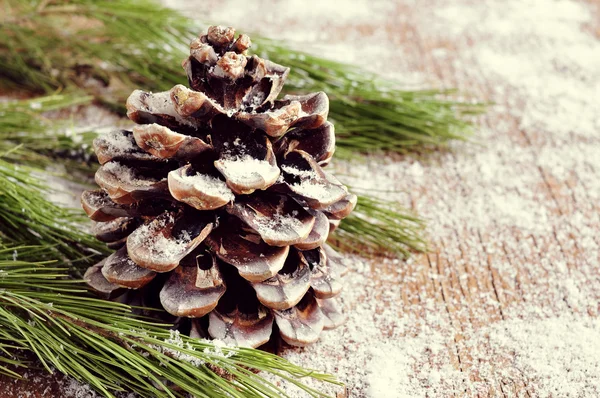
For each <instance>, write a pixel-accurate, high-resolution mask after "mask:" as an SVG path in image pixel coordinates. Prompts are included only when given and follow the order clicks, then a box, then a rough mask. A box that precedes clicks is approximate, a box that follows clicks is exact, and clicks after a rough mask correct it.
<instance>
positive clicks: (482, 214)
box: [0, 0, 600, 397]
mask: <svg viewBox="0 0 600 398" xmlns="http://www.w3.org/2000/svg"><path fill="white" fill-rule="evenodd" d="M508 3H510V6H511V7H518V4H517V3H518V2H515V1H507V4H508ZM171 4H172V5H174V6H176V7H179V8H183V9H187V10H188V11H189V10H192V9H193V10H194V11H195V12H197V13H198V14H200V13H205V16H203V19H210V18H214V19H217V22H223V23H228V21H223V20H218V19H219V18H220V19H224V18H225V15H224V13H223V12H221V13H218V14H215V11H214V10H216V9H218V8H219V7H220V6H221V3H220V2H217V1H207V2H202V4H199V3H189V2H177V1H175V2H171ZM234 4H235V6H236V7H247V11H248V14H247V15H245V16H244V18H241V17H239V16H238V17H235V16H232V17H231V19H232V21H231V23H230V24H234V23H240V24H242V25H243V26H241V27H242V28H244V29H248V30H258V31H259V32H261V33H263V34H265V35H268V36H272V37H277V35H278V34H279V33H282V32H285V31H286V29H288V28H289V29H291V30H293V31H294V32H301V31H302V29H301V28H298V26H302V24H303V23H306V24H307V25H310V27H307V28H306V29H305V30H306V32H307V34H308V33H310V32H312V30H311V29H313V28H314V29H321V30H319V32H321V33H320V34H321V36H319V37H317V38H314V40H313V39H306V40H307V41H312V42H311V43H309V44H310V45H315V44H323V43H324V42H326V43H325V44H326V45H324V46H323V47H322V51H323V53H324V54H325V55H327V54H328V53H327V51H328V50H336V49H337V50H338V51H337V52H336V51H332V52H331V53H330V54H332V56H333V57H336V54H340V53H343V52H344V51H345V49H348V48H351V47H354V51H355V53H354V54H350V55H348V54H347V53H346V54H345V55H344V56H342V57H340V58H342V59H346V58H348V59H350V60H351V61H355V62H358V63H361V64H362V65H363V66H367V67H369V66H370V67H371V68H372V69H380V70H381V71H383V72H384V73H388V74H390V75H395V76H400V77H402V76H411V75H412V74H418V76H419V77H420V79H421V80H425V82H426V85H427V86H434V87H440V88H451V87H456V88H458V89H459V90H460V91H461V92H465V93H469V96H470V97H473V98H477V99H478V100H482V101H490V102H493V103H494V104H495V105H493V106H491V107H490V111H489V112H488V113H487V114H486V115H485V116H483V117H481V118H478V119H477V120H476V124H477V125H478V126H479V127H478V128H477V133H476V135H475V137H474V140H473V142H471V143H459V144H454V145H452V146H451V148H450V149H448V150H445V151H439V152H435V153H432V154H427V155H422V156H416V155H408V156H405V157H401V158H394V159H389V158H386V159H383V160H381V159H371V160H369V161H368V162H366V164H364V165H358V166H354V165H353V166H348V165H342V167H343V168H344V170H347V171H352V170H354V171H356V170H360V171H361V174H360V175H358V176H357V177H356V178H355V181H356V184H353V185H355V186H357V185H360V186H362V187H363V188H365V189H374V188H376V187H382V186H385V187H388V188H393V189H396V190H399V191H400V192H401V193H398V194H390V195H387V197H388V198H392V199H394V200H398V201H399V202H401V203H403V204H405V205H409V206H412V207H413V208H415V209H416V210H417V211H418V212H419V213H420V214H421V215H422V216H424V217H425V218H427V219H428V221H429V228H428V234H429V236H430V239H431V243H432V252H431V253H428V254H419V255H416V256H415V257H414V258H413V260H412V261H410V262H407V263H398V262H394V261H392V260H390V259H385V260H383V259H374V260H370V261H368V262H366V263H363V264H364V269H363V268H361V269H360V271H357V270H356V269H355V270H353V271H351V275H350V277H349V279H350V281H349V284H348V286H347V288H346V289H347V290H348V289H350V291H351V293H346V295H345V296H344V297H345V299H344V300H345V304H346V306H347V307H348V309H349V313H350V314H352V311H355V312H354V314H357V315H349V321H348V324H346V325H345V326H344V327H343V328H342V329H341V330H340V331H335V332H331V334H330V335H328V336H325V338H324V341H323V342H320V343H317V345H316V346H315V347H311V348H309V349H306V350H301V351H298V350H290V351H288V352H287V353H286V355H288V356H289V357H290V359H292V360H293V361H294V362H297V363H298V362H299V363H300V364H301V365H305V366H310V367H316V368H319V369H320V367H319V366H321V365H323V366H324V367H325V370H327V371H330V372H333V373H336V374H337V375H338V376H339V377H340V378H341V379H342V381H346V382H347V391H346V392H345V393H344V392H340V394H341V395H342V396H345V395H347V396H352V397H362V396H368V395H370V396H373V397H378V396H381V397H385V396H396V395H393V393H395V392H393V391H390V395H387V394H376V393H372V392H371V393H369V387H368V384H369V383H368V380H369V372H368V370H364V369H363V368H364V367H367V368H368V367H369V366H371V365H370V362H369V361H372V357H373V356H372V355H371V354H369V353H365V354H364V355H363V356H362V357H359V356H358V355H359V354H356V352H359V353H360V352H363V351H364V350H365V347H366V346H373V345H377V344H380V343H382V341H385V340H386V339H387V340H389V341H390V342H392V340H393V341H394V342H397V343H398V344H399V345H402V344H407V345H410V344H414V343H415V341H417V340H415V339H416V338H418V337H419V336H420V334H422V333H423V331H424V330H428V331H429V333H430V335H431V336H437V335H440V336H442V338H441V341H443V342H444V343H443V345H444V350H443V351H444V355H443V359H441V360H438V359H437V357H436V356H435V355H433V354H430V351H427V350H428V349H429V347H427V344H425V345H423V344H422V346H424V347H425V349H426V350H425V351H424V352H425V353H424V354H423V355H417V356H415V357H414V359H415V361H414V363H413V364H412V365H411V366H409V367H408V368H410V369H411V370H412V371H413V372H414V373H411V374H410V375H408V378H409V379H410V380H413V379H415V380H416V379H418V368H420V367H423V366H430V367H431V368H437V370H440V369H441V368H443V367H444V366H446V365H448V366H449V369H450V370H445V371H443V372H442V373H441V377H442V381H441V382H422V383H416V384H415V385H416V387H415V386H413V387H414V388H412V389H408V390H407V391H408V392H409V393H412V395H411V394H409V395H408V396H431V397H434V396H435V397H437V396H441V397H445V396H465V397H470V396H473V397H479V396H481V397H516V396H518V397H535V396H562V395H561V394H560V392H556V393H554V394H552V393H550V394H549V395H548V394H547V393H548V390H547V388H545V384H544V383H547V380H544V379H543V377H542V376H543V375H542V376H540V373H539V369H528V368H521V366H520V363H519V362H518V357H519V353H518V352H512V351H511V350H509V349H502V348H499V346H498V344H497V341H496V340H493V339H492V338H490V337H489V334H490V333H498V330H500V329H498V328H502V327H503V326H502V325H507V326H506V328H509V327H515V326H514V325H515V322H519V321H524V322H532V323H535V322H537V321H540V320H545V319H563V318H561V317H564V319H583V318H582V317H589V318H590V319H594V318H595V317H597V315H598V313H599V311H600V265H599V262H600V257H599V251H598V248H599V246H600V223H599V216H598V214H599V211H600V200H599V198H600V192H598V183H596V181H597V180H598V178H599V175H598V167H599V165H598V161H597V160H596V159H593V158H591V157H590V156H589V153H582V154H581V156H580V157H577V156H573V155H572V153H573V152H572V151H577V150H578V148H585V147H586V146H590V147H593V148H596V147H598V145H600V131H599V132H598V134H596V135H595V136H594V135H590V134H583V133H579V132H578V131H577V130H573V131H571V132H567V133H565V134H562V133H561V134H559V133H557V132H556V131H554V130H553V129H554V128H555V125H550V124H547V125H544V124H540V125H536V124H535V123H530V122H528V121H527V120H525V118H526V117H529V116H528V113H527V111H528V109H530V108H528V107H532V106H535V104H534V103H532V101H533V102H535V101H536V97H532V96H531V95H530V94H531V93H529V92H527V91H523V90H521V89H520V88H519V85H515V84H513V83H509V82H507V81H506V78H505V77H503V74H502V73H501V72H502V71H499V72H500V73H496V74H494V73H491V72H490V71H489V70H486V69H485V65H487V64H484V63H482V61H481V59H479V58H478V57H479V56H481V55H482V54H484V53H485V52H484V51H483V49H482V46H484V47H486V46H488V43H489V51H491V52H492V53H497V54H506V55H507V56H510V55H513V54H516V53H517V52H518V51H522V48H521V47H519V40H521V39H522V40H529V41H533V42H535V40H539V39H540V37H539V34H538V35H537V36H536V35H534V34H531V33H530V32H529V30H528V29H527V26H526V24H527V21H523V20H521V19H519V18H516V17H515V16H520V15H522V14H521V13H520V12H515V11H513V12H512V14H511V13H510V12H507V15H506V20H505V22H506V23H507V24H509V26H510V27H511V29H513V30H514V31H515V32H517V33H518V27H519V26H522V28H523V36H522V38H519V37H518V35H517V37H513V36H511V37H508V36H507V37H508V38H504V37H500V36H499V35H500V33H501V30H499V29H492V28H490V29H487V28H486V26H487V25H486V24H487V23H489V24H493V23H494V22H495V21H494V20H493V18H494V16H492V17H489V19H488V18H487V17H486V15H487V14H486V10H487V9H491V10H495V11H496V12H497V11H498V10H501V9H502V7H501V6H499V4H500V3H499V2H493V1H486V2H483V1H481V2H479V1H474V0H473V1H467V0H457V1H454V2H449V1H439V2H437V1H433V0H425V1H418V2H416V1H408V0H406V1H405V0H400V1H397V2H394V3H393V4H392V5H391V6H389V5H386V7H385V10H386V12H387V13H388V15H387V16H386V17H385V18H383V17H381V16H379V17H378V18H377V19H376V22H369V18H367V17H365V18H361V19H359V20H357V21H354V22H353V21H349V22H343V23H342V22H340V23H338V24H337V25H336V24H333V23H332V24H325V23H324V24H323V26H320V27H313V25H314V24H316V23H315V22H314V21H313V22H309V21H302V20H294V19H293V18H291V19H285V18H281V19H274V18H273V15H272V14H270V13H269V12H259V10H263V11H264V10H268V8H267V7H269V6H270V5H271V4H273V2H270V1H267V0H264V1H259V2H256V3H252V5H247V6H243V5H241V4H242V3H241V2H234ZM528 4H529V3H528ZM577 4H578V6H581V7H587V9H588V10H589V13H590V15H591V19H590V20H589V21H587V22H585V23H583V24H581V29H582V31H586V32H588V33H589V35H590V36H592V37H596V39H598V37H599V34H598V32H600V27H599V25H598V24H599V23H600V22H599V21H600V20H599V18H598V15H600V14H598V7H597V4H595V3H594V2H593V1H589V2H587V3H577ZM225 6H227V4H225ZM348 6H349V7H350V6H351V5H348ZM549 7H550V5H549ZM471 9H472V10H474V11H473V12H474V13H475V14H474V15H475V16H471V18H473V19H472V24H469V23H465V22H464V21H463V19H464V18H466V17H465V14H467V13H469V12H471ZM252 10H253V11H252ZM450 10H454V11H455V12H456V15H455V18H456V19H457V22H460V21H458V20H461V21H462V22H460V23H461V24H462V25H463V28H462V29H461V30H459V31H455V30H454V28H455V24H453V23H452V17H449V16H444V15H442V16H440V13H445V12H449V11H450ZM211 12H212V14H211ZM532 12H534V11H532ZM238 14H243V13H236V14H235V15H238ZM250 15H251V16H252V19H251V20H249V16H250ZM303 15H304V14H303ZM511 15H512V17H515V18H514V19H512V20H511ZM496 16H497V17H498V18H500V19H502V18H501V17H502V15H496ZM236 18H237V19H236ZM244 21H245V22H244ZM573 23H574V24H578V22H573ZM244 24H245V25H244ZM311 24H312V25H311ZM519 24H523V25H519ZM577 26H579V25H577ZM350 31H351V32H354V33H353V34H352V35H349V33H348V32H350ZM377 31H379V32H385V33H386V34H384V35H379V36H374V34H375V33H374V32H377ZM450 31H452V32H450ZM317 36H318V35H317ZM347 36H351V37H347ZM542 39H544V38H543V37H542ZM369 40H372V42H371V43H372V44H373V46H377V47H378V48H379V50H380V51H374V50H373V49H371V50H372V51H371V50H369V47H368V46H369ZM300 42H302V40H300ZM543 44H544V45H546V44H547V43H543ZM328 46H329V47H328ZM336 46H337V47H336ZM344 46H345V47H344ZM355 46H364V51H365V53H366V54H368V55H369V56H372V55H373V54H375V53H376V54H377V57H378V58H377V59H374V58H368V57H367V58H368V59H363V58H361V51H360V50H357V49H356V48H355ZM511 46H512V47H511ZM534 47H535V46H534ZM318 48H321V47H318V46H317V49H318ZM317 51H320V50H317ZM549 51H551V50H549ZM539 55H540V54H538V53H536V52H532V54H531V65H534V66H533V67H534V68H535V65H538V63H536V59H535V57H537V56H539ZM522 59H524V58H519V60H522ZM526 66H527V65H524V67H526ZM533 77H534V76H532V78H533ZM524 83H525V82H524ZM567 84H568V82H567ZM590 84H595V82H590ZM599 98H600V97H596V98H588V101H599V100H600V99H599ZM583 100H585V99H583ZM552 109H553V108H552V107H551V106H549V107H547V108H542V113H543V111H545V112H552ZM545 116H547V117H551V116H553V115H552V114H547V115H544V114H542V115H541V116H539V117H540V120H545V119H544V117H545ZM571 120H575V119H573V118H570V119H567V120H565V123H567V122H569V121H571ZM562 150H568V151H571V152H569V156H568V159H567V158H566V157H565V156H563V155H561V154H563V152H561V151H562ZM548 154H550V155H553V154H554V155H556V159H557V162H558V163H559V164H557V165H556V167H558V166H560V165H562V166H564V167H563V168H564V169H566V171H565V172H564V173H557V171H556V168H555V166H554V165H552V164H551V163H549V162H543V161H541V158H542V157H543V156H548ZM566 160H569V161H570V162H571V163H567V162H566ZM561 162H563V163H561ZM361 181H362V182H361ZM515 208H516V209H517V210H515ZM357 261H359V262H360V261H361V260H357ZM407 319H408V320H410V321H407ZM360 323H373V324H374V325H375V329H376V332H373V333H372V334H364V335H363V336H365V337H364V339H363V340H361V337H360V336H361V332H360V330H361V329H360V326H359V324H360ZM511 325H512V326H511ZM517 325H518V324H517ZM534 330H536V329H534ZM365 333H367V332H365ZM369 333H370V332H369ZM426 335H427V334H426ZM534 337H535V336H532V338H534ZM598 338H599V339H600V335H599V336H598ZM379 340H381V341H379ZM419 341H420V340H419ZM392 343H393V342H392ZM336 344H337V345H339V346H340V349H339V350H338V349H336ZM511 347H512V346H511ZM317 358H318V359H317ZM357 358H358V359H357ZM599 371H600V370H599ZM354 372H356V373H357V374H358V376H354V375H350V373H354ZM457 372H458V374H459V375H462V377H463V378H464V380H462V381H460V382H458V381H457V380H459V378H458V377H457V376H456V375H457ZM28 373H29V374H30V375H32V376H30V377H29V379H30V381H25V382H21V381H9V380H8V379H6V378H2V377H0V391H3V394H2V397H25V396H29V395H28V393H32V396H40V397H42V396H43V397H54V396H55V397H59V396H62V395H61V393H59V391H60V389H59V387H58V384H60V383H56V381H55V379H54V378H53V377H44V376H42V374H41V373H40V372H35V371H31V372H28ZM444 378H448V379H450V378H454V379H455V380H454V381H453V382H450V381H449V380H443V379H444ZM362 379H366V380H367V381H365V382H364V383H362V382H359V381H361V380H362ZM428 383H429V384H428ZM584 384H585V383H584ZM434 385H435V386H437V387H439V388H440V389H441V390H440V389H438V390H434V389H433V387H432V386H434ZM592 390H593V386H592V387H590V388H588V389H583V387H582V389H581V390H580V391H579V392H580V394H579V395H577V394H575V395H573V396H600V391H598V393H597V394H596V395H593V394H589V391H592ZM581 391H584V392H583V393H581ZM421 393H422V394H421Z"/></svg>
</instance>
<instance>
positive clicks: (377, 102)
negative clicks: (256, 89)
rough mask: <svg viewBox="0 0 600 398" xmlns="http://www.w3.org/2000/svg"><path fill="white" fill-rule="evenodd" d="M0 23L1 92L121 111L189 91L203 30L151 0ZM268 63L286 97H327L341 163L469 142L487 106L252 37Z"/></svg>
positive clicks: (15, 10) (38, 8)
mask: <svg viewBox="0 0 600 398" xmlns="http://www.w3.org/2000/svg"><path fill="white" fill-rule="evenodd" d="M4 3H5V5H4V10H3V11H4V17H0V18H1V19H0V77H2V79H0V87H1V86H2V85H4V86H8V87H12V88H15V87H18V88H25V89H28V90H33V91H36V92H47V93H48V92H53V91H54V90H56V89H59V88H64V87H70V86H76V87H80V88H83V89H84V90H85V91H86V92H87V93H89V94H90V95H93V96H94V97H95V98H96V99H97V100H99V101H100V102H102V103H104V104H106V105H108V106H110V107H111V108H113V109H115V110H120V111H123V104H124V103H125V99H126V97H127V96H128V95H129V94H130V92H131V91H132V90H133V89H136V88H143V89H145V90H153V91H159V90H167V89H169V88H171V87H172V86H173V85H174V84H177V83H184V82H185V76H184V74H183V72H182V70H181V68H180V66H179V65H180V62H181V60H182V59H183V58H184V57H185V56H187V54H186V52H187V43H188V42H189V41H190V40H191V38H193V37H194V36H196V35H197V33H198V31H200V30H201V28H200V27H199V26H198V24H197V23H196V21H192V20H190V19H188V18H186V17H184V16H182V15H180V14H179V13H177V12H176V11H174V10H171V9H168V8H165V7H161V6H159V5H157V4H156V3H155V2H154V1H151V0H124V1H109V0H104V1H96V0H53V1H47V0H36V1H28V2H23V1H19V0H7V1H5V2H4ZM253 39H254V42H255V43H256V46H255V47H256V48H255V50H256V51H257V52H259V53H260V54H261V56H263V57H265V58H268V59H271V60H273V61H275V62H278V63H281V64H283V65H286V66H290V67H291V68H292V72H291V74H290V79H289V83H290V84H289V85H288V86H287V87H286V90H287V91H288V92H294V93H305V92H314V91H320V90H322V91H325V92H327V93H328V95H330V97H331V103H330V117H331V119H332V120H333V121H334V122H335V123H336V130H337V133H338V146H339V148H340V154H341V155H345V156H346V157H349V156H350V155H351V154H352V153H356V152H363V153H365V152H375V151H396V152H404V151H406V150H407V148H412V147H415V146H438V145H443V144H444V143H446V142H447V141H449V140H452V139H465V138H466V137H468V135H469V132H470V130H471V127H470V124H469V122H467V121H465V119H464V118H463V116H465V115H468V114H471V113H478V112H480V111H481V110H482V107H481V106H480V105H478V104H474V103H471V102H466V101H459V100H450V99H446V98H448V95H449V94H451V91H445V90H441V91H440V90H420V91H407V90H401V89H399V88H398V83H397V82H391V81H389V80H383V79H381V78H379V77H377V76H375V75H374V74H372V73H367V72H365V71H364V70H361V69H358V68H356V67H352V66H349V65H347V64H343V63H339V62H335V61H331V60H327V59H324V58H320V57H316V56H312V55H310V54H306V53H303V52H300V51H295V50H292V49H290V48H288V47H286V46H285V45H282V44H281V43H279V42H277V41H274V40H268V39H264V38H260V37H258V36H253Z"/></svg>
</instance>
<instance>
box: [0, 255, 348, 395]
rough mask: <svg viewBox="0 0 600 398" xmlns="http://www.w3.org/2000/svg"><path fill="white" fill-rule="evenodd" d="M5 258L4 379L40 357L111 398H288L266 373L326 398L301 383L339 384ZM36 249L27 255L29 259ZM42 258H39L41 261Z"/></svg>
mask: <svg viewBox="0 0 600 398" xmlns="http://www.w3.org/2000/svg"><path fill="white" fill-rule="evenodd" d="M14 250H15V249H5V250H0V373H3V374H7V375H10V376H14V377H18V376H19V373H18V372H16V371H15V370H13V369H14V368H15V367H17V368H19V367H27V366H28V365H29V364H28V363H27V362H26V361H25V359H24V356H23V355H22V354H23V353H25V352H33V353H35V355H36V356H37V358H38V359H39V360H40V362H41V363H42V365H43V366H44V367H45V368H46V369H47V370H48V371H49V372H52V368H55V369H56V370H58V371H59V372H61V373H64V374H66V375H69V376H71V377H74V378H75V379H77V380H78V381H80V382H85V383H88V384H89V385H90V386H92V387H93V388H94V389H96V390H98V391H99V392H101V393H102V394H104V395H105V396H107V397H113V396H114V393H116V392H119V391H133V392H136V393H138V394H140V395H141V396H143V397H183V396H185V395H186V394H185V393H189V394H192V395H193V396H196V397H223V396H230V397H282V396H286V395H285V393H284V392H283V391H282V390H281V389H280V388H279V387H277V386H276V385H275V384H273V383H272V382H270V381H268V380H267V379H265V377H264V376H263V375H262V374H257V373H255V372H254V371H256V370H258V371H262V372H263V373H266V374H271V375H273V376H275V377H276V378H277V379H279V380H286V381H288V382H290V383H292V384H295V385H296V386H298V387H299V388H300V389H301V390H303V391H304V392H305V393H306V394H307V396H312V397H320V396H325V395H324V394H322V393H320V392H319V391H318V390H316V389H314V388H311V387H309V386H307V385H305V384H304V383H303V382H302V378H312V379H316V380H320V381H322V382H326V383H334V384H340V383H339V382H337V381H335V379H334V378H333V377H332V376H330V375H327V374H323V373H319V372H317V371H313V370H307V369H303V368H301V367H298V366H296V365H293V364H291V363H290V362H288V361H287V360H285V359H283V358H280V357H277V356H275V355H272V354H268V353H266V352H263V351H259V350H255V349H245V348H231V347H219V346H216V345H215V344H213V343H212V342H209V341H204V340H198V339H192V338H189V337H186V336H182V335H179V334H178V333H175V332H173V331H169V330H168V329H166V328H165V325H159V324H155V323H151V322H148V321H144V320H142V319H139V318H136V317H135V316H134V315H132V314H131V309H130V307H128V306H126V305H123V304H119V303H114V302H110V301H105V300H100V299H95V298H92V297H89V296H87V295H86V293H85V292H86V291H85V289H82V284H81V282H77V281H73V280H71V279H69V278H68V275H67V272H66V270H65V269H64V268H61V267H56V266H54V265H50V264H47V263H41V262H27V261H20V260H17V259H14V257H15V254H14ZM30 250H31V249H17V251H18V252H20V251H24V252H25V253H24V256H26V257H30V256H31V253H28V252H29V251H30ZM39 253H40V252H39V251H38V254H39Z"/></svg>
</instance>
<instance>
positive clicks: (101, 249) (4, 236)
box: [0, 158, 107, 261]
mask: <svg viewBox="0 0 600 398" xmlns="http://www.w3.org/2000/svg"><path fill="white" fill-rule="evenodd" d="M41 173H42V171H41V170H39V169H35V168H30V167H27V166H22V165H21V166H19V165H14V164H12V163H9V162H7V161H5V160H2V159H1V158H0V247H2V246H3V245H4V246H7V245H32V246H51V247H52V250H53V252H54V253H55V257H60V258H63V259H66V260H72V261H82V260H85V259H86V258H87V257H89V256H90V255H94V254H99V253H105V252H106V250H107V249H106V247H105V245H104V244H102V243H101V242H99V241H97V240H96V239H94V238H93V237H91V236H89V235H88V234H86V233H83V232H81V231H80V227H79V226H78V225H77V224H78V223H81V222H82V221H84V220H86V219H85V217H83V215H82V212H81V211H75V210H70V209H66V208H63V207H60V206H57V205H55V204H53V203H51V202H49V201H48V200H47V199H46V197H47V195H48V193H49V191H48V188H47V187H46V186H45V185H44V183H43V182H42V181H40V180H39V179H38V178H37V177H35V176H34V175H35V174H37V175H40V174H41Z"/></svg>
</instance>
